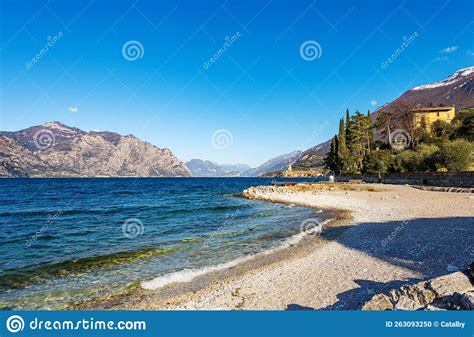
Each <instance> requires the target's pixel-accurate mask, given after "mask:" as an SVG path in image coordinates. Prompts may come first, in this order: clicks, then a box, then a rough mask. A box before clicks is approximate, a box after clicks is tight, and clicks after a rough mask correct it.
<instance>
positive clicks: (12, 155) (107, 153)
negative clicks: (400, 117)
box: [0, 66, 474, 177]
mask: <svg viewBox="0 0 474 337" xmlns="http://www.w3.org/2000/svg"><path fill="white" fill-rule="evenodd" d="M430 105H432V106H438V105H444V106H448V105H455V106H456V109H462V108H467V107H473V106H474V66H473V67H468V68H464V69H460V70H458V71H456V72H455V73H453V74H452V75H450V76H448V77H447V78H445V79H443V80H441V81H438V82H434V83H430V84H425V85H421V86H417V87H414V88H412V89H410V90H407V91H406V92H405V93H403V94H402V95H401V96H400V97H398V98H397V99H395V100H394V101H392V102H390V103H388V104H385V105H383V106H381V107H380V108H378V109H377V110H376V111H375V112H373V113H372V114H371V118H372V119H373V120H376V118H377V113H378V112H380V111H384V112H389V113H392V114H394V115H397V114H399V113H401V111H402V109H403V108H407V107H410V108H415V107H424V106H430ZM329 146H330V140H328V141H325V142H323V143H320V144H318V145H316V146H313V147H311V148H309V149H307V150H305V151H293V152H290V153H287V154H283V155H280V156H277V157H275V158H272V159H270V160H268V161H266V162H265V163H263V164H262V165H260V166H258V167H256V168H250V167H249V166H248V165H245V164H235V165H219V164H217V163H215V162H212V161H208V160H201V159H192V160H190V161H188V162H187V163H186V164H184V163H183V162H182V161H181V160H179V159H178V158H177V157H176V156H174V154H173V153H172V152H171V150H169V149H160V148H158V147H156V146H154V145H152V144H150V143H147V142H144V141H141V140H140V139H138V138H137V137H135V136H133V135H126V136H122V135H119V134H118V133H115V132H109V131H102V132H95V131H90V132H85V131H83V130H80V129H78V128H74V127H70V126H67V125H64V124H62V123H60V122H51V123H46V124H43V125H38V126H33V127H30V128H27V129H24V130H20V131H16V132H7V131H0V177H163V176H171V177H189V176H197V177H216V176H250V177H252V176H262V175H265V174H268V173H271V172H277V171H283V170H286V169H287V168H288V167H289V166H290V165H292V167H294V168H302V169H305V168H314V167H318V166H322V165H323V160H324V157H325V155H326V153H327V151H328V150H329Z"/></svg>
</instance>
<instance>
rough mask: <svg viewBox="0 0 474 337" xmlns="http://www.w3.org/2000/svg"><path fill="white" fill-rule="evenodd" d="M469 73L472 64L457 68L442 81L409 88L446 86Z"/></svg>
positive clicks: (471, 71) (473, 71)
mask: <svg viewBox="0 0 474 337" xmlns="http://www.w3.org/2000/svg"><path fill="white" fill-rule="evenodd" d="M471 73H474V66H472V67H467V68H464V69H459V70H458V71H456V72H455V73H454V74H452V75H451V76H449V77H447V78H445V79H444V80H442V81H438V82H434V83H431V84H425V85H420V86H418V87H414V88H413V89H411V90H423V89H433V88H438V87H443V86H447V85H450V84H453V83H454V82H456V81H458V80H460V79H462V78H463V77H465V76H467V75H469V74H471Z"/></svg>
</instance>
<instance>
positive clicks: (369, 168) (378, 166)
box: [363, 150, 393, 175]
mask: <svg viewBox="0 0 474 337" xmlns="http://www.w3.org/2000/svg"><path fill="white" fill-rule="evenodd" d="M392 161H393V154H392V153H391V151H389V150H381V151H372V152H371V153H368V154H367V155H366V156H365V157H364V170H363V172H364V173H367V174H377V175H381V174H384V173H386V172H388V169H389V167H390V166H391V164H392Z"/></svg>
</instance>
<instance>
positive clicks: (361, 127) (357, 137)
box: [348, 111, 367, 172]
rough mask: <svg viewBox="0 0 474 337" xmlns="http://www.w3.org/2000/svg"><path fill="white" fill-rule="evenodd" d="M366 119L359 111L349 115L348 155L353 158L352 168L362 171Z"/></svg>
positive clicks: (365, 139)
mask: <svg viewBox="0 0 474 337" xmlns="http://www.w3.org/2000/svg"><path fill="white" fill-rule="evenodd" d="M366 128H367V120H366V116H364V115H363V114H361V113H360V112H359V111H357V112H356V113H355V115H353V116H352V117H351V121H350V123H349V137H348V148H349V157H351V158H352V159H353V160H354V166H353V169H355V171H356V172H362V168H363V160H364V156H365V154H366V152H367V133H366Z"/></svg>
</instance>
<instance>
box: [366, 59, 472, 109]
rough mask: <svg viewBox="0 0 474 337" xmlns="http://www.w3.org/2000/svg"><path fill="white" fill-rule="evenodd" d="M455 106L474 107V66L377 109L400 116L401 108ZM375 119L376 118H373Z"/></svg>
mask: <svg viewBox="0 0 474 337" xmlns="http://www.w3.org/2000/svg"><path fill="white" fill-rule="evenodd" d="M428 105H433V106H439V105H444V106H449V105H455V106H456V110H459V109H462V108H468V107H473V106H474V66H473V67H469V68H464V69H460V70H458V71H456V72H455V73H453V74H452V75H450V76H448V77H447V78H445V79H444V80H441V81H438V82H434V83H431V84H425V85H420V86H418V87H414V88H412V89H410V90H408V91H406V92H405V93H403V95H401V96H400V97H399V98H397V99H396V100H394V101H392V102H390V103H388V104H385V105H384V106H382V107H380V108H378V109H377V111H376V112H378V111H386V112H390V113H394V114H399V111H400V107H401V108H404V107H413V108H415V107H427V106H428ZM373 117H375V116H373Z"/></svg>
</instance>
